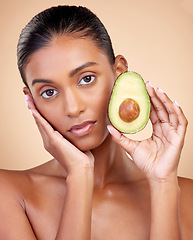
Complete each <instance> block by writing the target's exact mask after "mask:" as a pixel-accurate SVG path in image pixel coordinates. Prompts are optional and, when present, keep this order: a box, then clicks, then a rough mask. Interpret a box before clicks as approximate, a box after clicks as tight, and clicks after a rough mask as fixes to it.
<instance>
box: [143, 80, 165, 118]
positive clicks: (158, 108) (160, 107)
mask: <svg viewBox="0 0 193 240" xmlns="http://www.w3.org/2000/svg"><path fill="white" fill-rule="evenodd" d="M146 88H147V91H148V94H149V96H150V100H151V103H152V105H153V107H154V110H155V112H156V114H157V117H158V119H159V121H160V122H161V123H168V122H169V116H168V112H167V110H166V108H165V106H164V104H163V103H162V101H161V100H160V98H159V97H158V95H157V93H156V91H155V89H154V88H153V87H152V85H151V84H150V83H149V82H148V83H147V84H146Z"/></svg>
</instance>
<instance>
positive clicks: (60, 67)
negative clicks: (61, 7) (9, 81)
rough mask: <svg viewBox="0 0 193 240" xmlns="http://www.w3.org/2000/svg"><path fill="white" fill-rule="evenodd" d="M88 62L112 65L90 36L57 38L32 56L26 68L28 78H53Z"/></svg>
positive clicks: (102, 65)
mask: <svg viewBox="0 0 193 240" xmlns="http://www.w3.org/2000/svg"><path fill="white" fill-rule="evenodd" d="M86 62H96V63H97V65H99V66H101V67H104V66H106V65H110V63H109V61H108V58H107V56H106V54H105V53H104V52H103V51H102V50H100V49H99V48H98V47H97V46H96V45H95V43H94V42H93V41H92V40H90V39H89V38H88V39H72V38H68V37H60V38H56V39H54V40H53V41H52V42H51V43H50V45H49V46H47V47H44V48H41V49H40V50H38V51H36V52H35V53H33V54H32V55H31V56H30V58H29V61H28V63H27V65H26V68H25V75H26V80H27V82H28V81H30V80H32V79H33V78H39V77H41V78H47V79H49V78H51V79H52V78H54V77H55V76H57V75H58V74H60V73H64V74H68V72H69V71H72V70H73V69H75V68H77V67H79V66H81V65H83V64H84V63H86ZM106 67H107V66H106ZM28 83H29V82H28Z"/></svg>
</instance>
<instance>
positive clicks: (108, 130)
mask: <svg viewBox="0 0 193 240" xmlns="http://www.w3.org/2000/svg"><path fill="white" fill-rule="evenodd" d="M107 129H108V131H109V132H110V134H112V133H111V130H110V128H109V126H107Z"/></svg>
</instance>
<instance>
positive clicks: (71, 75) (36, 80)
mask: <svg viewBox="0 0 193 240" xmlns="http://www.w3.org/2000/svg"><path fill="white" fill-rule="evenodd" d="M97 64H98V63H96V62H86V63H84V64H82V65H81V66H79V67H77V68H75V69H73V70H72V71H71V72H70V73H69V77H73V76H74V75H75V74H76V73H77V72H79V71H81V70H82V69H84V68H87V67H90V66H93V65H97ZM36 83H54V82H53V81H52V80H48V79H34V80H33V81H32V86H33V85H34V84H36Z"/></svg>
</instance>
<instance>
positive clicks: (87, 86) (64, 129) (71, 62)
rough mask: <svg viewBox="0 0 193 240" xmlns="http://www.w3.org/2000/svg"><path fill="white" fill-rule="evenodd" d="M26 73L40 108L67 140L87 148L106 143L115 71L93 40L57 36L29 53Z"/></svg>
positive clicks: (43, 114) (84, 148)
mask: <svg viewBox="0 0 193 240" xmlns="http://www.w3.org/2000/svg"><path fill="white" fill-rule="evenodd" d="M25 76H26V81H27V84H28V86H29V89H30V91H31V94H32V96H33V99H34V102H35V104H36V107H37V109H38V110H39V112H40V113H41V114H42V116H44V117H45V119H47V120H48V121H49V123H50V124H51V125H52V126H53V127H54V128H55V129H56V130H57V131H59V132H60V133H61V134H62V135H63V136H64V137H65V138H67V139H68V140H69V141H70V142H72V143H73V144H74V145H75V146H76V147H78V148H79V149H81V150H82V151H86V150H90V149H93V148H96V147H97V146H99V145H100V144H101V143H102V142H103V141H104V139H105V138H106V136H107V135H108V132H107V129H106V125H107V124H108V123H109V120H108V115H107V108H108V103H109V98H110V94H111V91H112V88H113V85H114V81H115V79H116V74H115V72H114V70H113V66H111V65H110V63H109V60H108V58H107V56H106V55H105V54H104V53H103V52H102V51H101V50H99V48H97V47H96V45H95V44H94V43H93V41H92V40H90V39H89V38H87V39H73V38H69V37H65V36H63V37H60V38H58V39H55V40H54V41H53V42H52V43H51V44H50V46H48V47H46V48H42V49H40V50H38V51H37V52H35V53H33V54H32V55H31V56H30V58H29V61H28V64H27V66H26V68H25Z"/></svg>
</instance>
